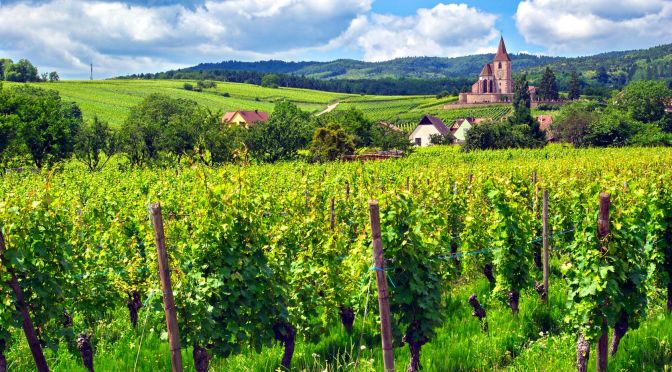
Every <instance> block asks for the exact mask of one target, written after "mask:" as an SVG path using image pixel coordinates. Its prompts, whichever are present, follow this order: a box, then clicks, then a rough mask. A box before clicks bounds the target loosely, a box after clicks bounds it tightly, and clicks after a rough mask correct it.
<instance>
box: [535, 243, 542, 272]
mask: <svg viewBox="0 0 672 372" xmlns="http://www.w3.org/2000/svg"><path fill="white" fill-rule="evenodd" d="M535 248H536V247H535ZM534 266H536V267H537V269H539V270H541V269H542V268H543V267H544V265H543V262H542V260H541V251H540V250H539V248H536V249H535V250H534Z"/></svg>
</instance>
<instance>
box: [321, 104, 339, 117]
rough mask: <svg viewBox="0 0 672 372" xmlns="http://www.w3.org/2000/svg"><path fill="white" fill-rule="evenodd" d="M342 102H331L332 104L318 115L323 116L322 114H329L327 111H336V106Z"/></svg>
mask: <svg viewBox="0 0 672 372" xmlns="http://www.w3.org/2000/svg"><path fill="white" fill-rule="evenodd" d="M340 104H341V103H340V102H336V103H334V104H331V105H329V106H327V108H326V109H325V110H324V111H322V112H320V113H319V114H317V116H321V115H324V114H327V113H330V112H332V111H334V109H335V108H336V107H338V105H340Z"/></svg>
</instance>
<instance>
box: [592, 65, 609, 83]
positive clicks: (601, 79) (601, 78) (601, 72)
mask: <svg viewBox="0 0 672 372" xmlns="http://www.w3.org/2000/svg"><path fill="white" fill-rule="evenodd" d="M595 80H597V82H598V83H600V84H602V85H607V84H609V73H608V72H607V69H606V68H604V66H600V67H599V68H598V69H597V73H596V74H595Z"/></svg>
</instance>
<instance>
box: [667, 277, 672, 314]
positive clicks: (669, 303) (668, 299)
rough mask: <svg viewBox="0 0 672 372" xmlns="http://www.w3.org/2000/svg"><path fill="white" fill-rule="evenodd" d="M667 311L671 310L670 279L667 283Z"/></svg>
mask: <svg viewBox="0 0 672 372" xmlns="http://www.w3.org/2000/svg"><path fill="white" fill-rule="evenodd" d="M667 312H668V313H669V312H672V280H670V282H669V283H667Z"/></svg>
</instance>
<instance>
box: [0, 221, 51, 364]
mask: <svg viewBox="0 0 672 372" xmlns="http://www.w3.org/2000/svg"><path fill="white" fill-rule="evenodd" d="M6 250H7V246H6V245H5V237H4V236H3V235H2V230H0V263H2V265H4V266H5V267H6V268H7V272H8V273H9V275H10V276H11V278H10V279H9V282H8V283H7V284H8V285H9V287H10V288H11V289H12V292H14V296H16V302H15V305H16V309H17V310H18V311H19V313H21V318H22V324H21V325H22V327H23V333H24V334H25V335H26V340H27V341H28V346H30V352H31V353H32V354H33V359H34V360H35V366H36V367H37V370H38V371H39V372H48V371H49V366H47V360H46V359H45V358H44V353H43V352H42V345H41V344H40V341H39V340H38V339H37V334H36V333H35V327H34V326H33V321H32V320H31V319H30V313H28V306H27V305H26V299H25V297H24V296H23V290H22V289H21V286H20V285H19V280H18V279H17V277H16V274H15V273H14V269H12V268H11V267H10V266H9V265H6V264H5V251H6Z"/></svg>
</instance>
